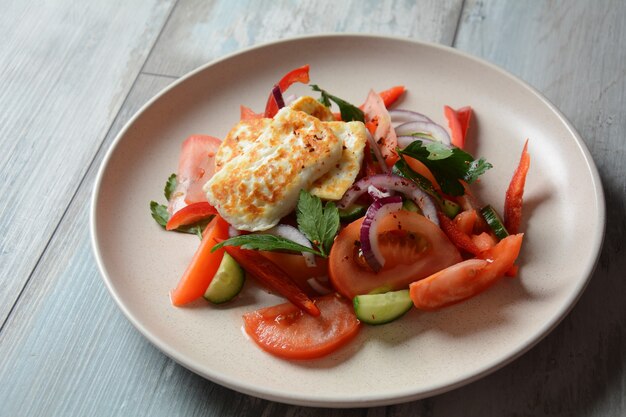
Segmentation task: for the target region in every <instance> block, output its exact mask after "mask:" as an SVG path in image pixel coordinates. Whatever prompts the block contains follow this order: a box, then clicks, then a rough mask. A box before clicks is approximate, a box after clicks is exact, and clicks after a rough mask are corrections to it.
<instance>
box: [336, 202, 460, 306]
mask: <svg viewBox="0 0 626 417" xmlns="http://www.w3.org/2000/svg"><path fill="white" fill-rule="evenodd" d="M362 223H363V218H361V219H359V220H356V221H354V222H352V223H350V224H349V225H348V226H347V227H345V228H344V229H343V230H342V231H341V232H340V233H339V235H338V236H337V238H336V239H335V243H334V244H333V247H332V249H331V251H330V258H329V262H328V268H329V275H330V280H331V283H332V284H333V286H334V287H335V289H336V290H337V291H338V292H339V293H341V294H342V295H344V296H346V297H347V298H350V299H352V298H353V297H354V296H356V295H359V294H368V293H370V292H372V291H374V290H387V291H391V290H400V289H403V288H407V287H408V285H409V284H410V283H411V282H413V281H417V280H419V279H422V278H425V277H427V276H429V275H432V274H434V273H435V272H437V271H440V270H442V269H444V268H446V267H448V266H450V265H453V264H455V263H458V262H461V260H462V259H461V255H460V254H459V251H458V250H457V248H456V247H455V246H454V245H453V244H452V243H451V242H450V240H448V238H447V237H446V235H445V234H444V233H443V232H442V231H441V229H440V228H439V227H437V225H435V224H434V223H433V222H431V221H430V220H428V219H426V217H424V216H422V215H420V214H417V213H413V212H409V211H404V210H401V211H398V212H396V213H390V214H389V215H387V216H385V217H384V218H382V219H381V221H380V223H379V227H378V230H379V237H378V239H379V245H380V249H381V252H382V254H383V256H384V258H385V266H384V267H383V269H381V270H380V271H379V272H378V273H376V272H374V271H373V270H372V269H371V268H370V267H369V266H368V265H367V264H366V262H365V260H364V259H363V257H362V255H360V254H359V252H360V250H359V249H360V245H359V235H360V230H361V224H362Z"/></svg>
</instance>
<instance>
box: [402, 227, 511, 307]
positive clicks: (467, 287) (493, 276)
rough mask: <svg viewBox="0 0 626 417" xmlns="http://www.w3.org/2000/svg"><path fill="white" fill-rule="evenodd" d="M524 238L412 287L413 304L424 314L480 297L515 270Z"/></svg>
mask: <svg viewBox="0 0 626 417" xmlns="http://www.w3.org/2000/svg"><path fill="white" fill-rule="evenodd" d="M522 237H523V235H522V234H518V235H510V236H507V237H505V238H504V239H502V240H501V241H500V242H498V244H497V245H495V246H493V247H492V248H489V249H487V250H486V251H484V252H481V254H480V255H479V256H478V257H476V258H474V259H468V260H467V261H464V262H461V263H458V264H456V265H452V266H451V267H449V268H446V269H444V270H442V271H439V272H437V273H436V274H433V275H431V276H429V277H428V278H425V279H423V280H420V281H417V282H414V283H412V284H411V285H410V295H411V299H412V300H413V304H414V305H415V307H417V308H419V309H420V310H438V309H440V308H443V307H447V306H449V305H452V304H456V303H459V302H461V301H463V300H467V299H468V298H470V297H473V296H475V295H477V294H480V293H481V292H483V291H484V290H486V289H487V288H489V287H491V286H492V285H493V284H495V283H496V282H497V281H498V280H499V279H500V278H502V277H503V276H504V275H505V274H506V273H507V272H508V271H510V270H511V268H513V263H514V262H515V260H516V259H517V256H518V255H519V251H520V248H521V246H522Z"/></svg>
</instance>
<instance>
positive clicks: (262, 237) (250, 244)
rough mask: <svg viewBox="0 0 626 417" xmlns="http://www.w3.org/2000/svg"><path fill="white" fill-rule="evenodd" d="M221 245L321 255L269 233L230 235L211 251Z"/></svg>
mask: <svg viewBox="0 0 626 417" xmlns="http://www.w3.org/2000/svg"><path fill="white" fill-rule="evenodd" d="M222 246H241V248H242V249H255V250H267V251H277V250H284V251H290V252H298V253H299V252H310V253H314V254H315V255H321V253H320V252H318V251H316V250H315V249H311V248H307V247H306V246H303V245H300V244H299V243H296V242H294V241H292V240H289V239H285V238H284V237H281V236H275V235H269V234H249V235H239V236H235V237H231V238H230V239H227V240H225V241H223V242H220V243H218V244H217V245H215V246H214V247H213V249H211V252H213V251H215V250H217V249H219V248H221V247H222Z"/></svg>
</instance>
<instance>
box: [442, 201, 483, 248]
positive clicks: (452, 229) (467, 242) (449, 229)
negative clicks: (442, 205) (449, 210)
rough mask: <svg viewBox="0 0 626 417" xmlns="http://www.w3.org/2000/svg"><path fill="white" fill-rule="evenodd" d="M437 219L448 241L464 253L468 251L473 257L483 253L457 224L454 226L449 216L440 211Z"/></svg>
mask: <svg viewBox="0 0 626 417" xmlns="http://www.w3.org/2000/svg"><path fill="white" fill-rule="evenodd" d="M437 217H438V218H439V224H440V226H441V230H443V232H444V233H445V234H446V236H448V239H450V241H451V242H452V243H454V245H455V246H456V247H458V248H460V249H463V250H464V251H467V252H469V253H471V254H472V255H478V254H479V253H480V252H481V251H480V249H479V248H478V246H476V244H475V243H474V241H472V239H471V238H470V237H469V236H468V235H466V234H465V233H463V232H462V231H460V230H459V229H458V228H457V227H456V224H454V222H453V221H452V220H450V219H449V218H448V216H446V215H445V214H444V213H443V212H441V211H438V212H437Z"/></svg>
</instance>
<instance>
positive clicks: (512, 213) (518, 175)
mask: <svg viewBox="0 0 626 417" xmlns="http://www.w3.org/2000/svg"><path fill="white" fill-rule="evenodd" d="M529 167H530V155H529V154H528V139H527V140H526V143H525V144H524V149H523V150H522V156H521V158H520V161H519V165H518V166H517V169H516V170H515V173H514V174H513V178H512V179H511V183H510V184H509V188H508V189H507V190H506V197H505V199H504V227H506V230H507V231H508V232H509V233H510V234H515V233H518V231H519V227H520V224H521V223H522V201H523V196H524V185H525V184H526V174H528V168H529Z"/></svg>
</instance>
